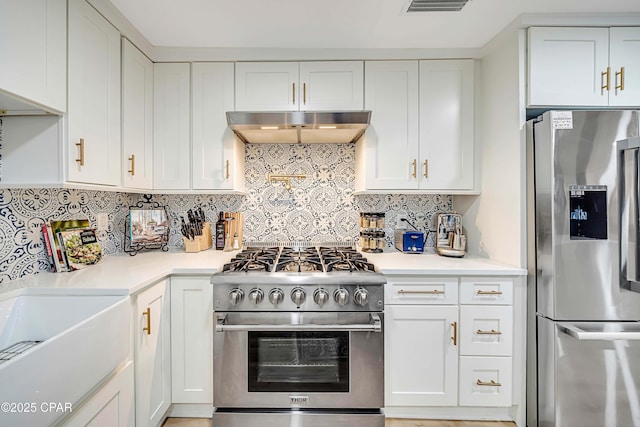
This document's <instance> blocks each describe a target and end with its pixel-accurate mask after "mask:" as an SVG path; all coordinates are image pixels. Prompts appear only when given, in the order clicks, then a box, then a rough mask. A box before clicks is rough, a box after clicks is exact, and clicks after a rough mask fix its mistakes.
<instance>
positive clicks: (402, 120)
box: [356, 61, 419, 190]
mask: <svg viewBox="0 0 640 427" xmlns="http://www.w3.org/2000/svg"><path fill="white" fill-rule="evenodd" d="M365 73H366V79H365V100H366V101H365V109H367V110H371V124H370V126H369V128H367V131H366V132H365V137H364V138H361V139H360V140H359V141H358V142H357V145H356V152H357V155H356V162H357V163H356V167H357V173H358V176H357V182H356V189H357V190H363V189H378V190H380V189H408V188H413V189H417V187H418V184H417V183H418V181H417V179H416V178H415V177H414V176H413V168H414V163H413V162H414V160H416V159H417V158H418V103H419V100H418V61H371V62H369V61H368V62H366V63H365ZM416 161H417V160H416ZM416 167H417V165H416Z"/></svg>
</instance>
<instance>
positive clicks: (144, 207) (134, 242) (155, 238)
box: [124, 194, 169, 255]
mask: <svg viewBox="0 0 640 427" xmlns="http://www.w3.org/2000/svg"><path fill="white" fill-rule="evenodd" d="M151 197H152V195H151V194H145V195H144V196H143V198H144V199H145V200H144V201H140V202H138V203H137V204H136V205H135V206H129V215H127V218H126V220H125V233H124V251H125V252H127V253H129V255H135V254H136V253H138V252H139V251H141V250H143V249H162V250H163V251H165V252H166V251H168V250H169V247H168V243H169V215H168V214H167V209H166V207H164V206H161V205H160V204H159V203H158V202H155V201H151Z"/></svg>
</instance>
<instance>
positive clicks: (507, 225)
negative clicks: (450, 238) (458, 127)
mask: <svg viewBox="0 0 640 427" xmlns="http://www.w3.org/2000/svg"><path fill="white" fill-rule="evenodd" d="M524 37H525V34H524V31H520V30H517V29H515V30H508V31H506V32H505V33H503V34H502V35H501V36H500V37H499V39H497V40H495V41H494V42H492V43H491V44H490V46H489V48H488V53H487V54H486V55H484V56H483V57H482V59H481V61H480V68H481V75H480V78H479V80H478V81H477V84H478V85H479V88H478V89H479V93H478V99H479V100H478V102H477V105H476V108H477V110H476V111H477V113H476V118H477V126H476V143H477V144H476V147H477V150H478V153H477V155H478V156H479V159H480V165H481V166H480V167H481V170H480V179H481V185H482V193H481V195H479V196H455V197H454V200H453V206H454V209H455V210H456V211H457V212H459V213H461V214H463V215H464V223H463V225H464V227H465V230H466V233H467V244H468V245H469V246H468V251H469V253H470V254H472V255H478V256H483V257H488V258H490V259H492V260H495V261H499V262H503V263H507V264H511V265H515V266H524V261H523V258H524V249H523V248H524V244H525V242H524V237H525V233H524V232H523V230H524V227H525V219H524V214H525V212H524V197H525V192H524V181H525V169H524V143H523V142H522V141H521V129H522V127H523V126H524V117H525V116H524V69H525V68H524V67H525V63H524V59H523V58H524V51H523V49H522V48H521V47H522V46H524Z"/></svg>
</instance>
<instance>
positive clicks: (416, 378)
mask: <svg viewBox="0 0 640 427" xmlns="http://www.w3.org/2000/svg"><path fill="white" fill-rule="evenodd" d="M513 288H514V279H513V278H510V277H462V278H459V277H455V276H447V277H434V276H389V277H388V278H387V285H386V288H385V302H386V304H385V411H386V413H387V416H391V417H397V416H399V417H402V416H407V417H414V416H415V417H424V418H434V417H435V418H438V417H441V418H451V419H455V418H456V417H462V418H467V419H468V418H469V417H477V416H480V417H482V418H483V419H492V418H495V419H496V420H498V419H513V418H510V417H512V416H513V415H509V414H511V413H515V412H517V409H513V411H511V410H512V408H511V407H512V405H513V404H514V403H513V398H512V397H513V384H514V373H513V355H514V323H515V321H514V307H513V301H514V298H513V293H514V290H513ZM523 333H524V332H523ZM522 357H524V354H522ZM474 407H484V409H482V410H481V411H480V412H478V411H477V410H476V409H474ZM474 411H475V412H474ZM482 411H488V412H482Z"/></svg>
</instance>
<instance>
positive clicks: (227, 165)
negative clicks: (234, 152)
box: [225, 160, 229, 179]
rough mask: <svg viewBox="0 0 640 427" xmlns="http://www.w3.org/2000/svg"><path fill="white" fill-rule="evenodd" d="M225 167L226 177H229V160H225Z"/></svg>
mask: <svg viewBox="0 0 640 427" xmlns="http://www.w3.org/2000/svg"><path fill="white" fill-rule="evenodd" d="M225 168H226V170H227V179H229V160H227V162H226V166H225Z"/></svg>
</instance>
